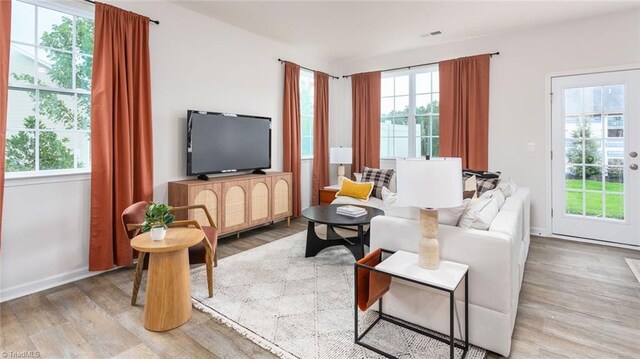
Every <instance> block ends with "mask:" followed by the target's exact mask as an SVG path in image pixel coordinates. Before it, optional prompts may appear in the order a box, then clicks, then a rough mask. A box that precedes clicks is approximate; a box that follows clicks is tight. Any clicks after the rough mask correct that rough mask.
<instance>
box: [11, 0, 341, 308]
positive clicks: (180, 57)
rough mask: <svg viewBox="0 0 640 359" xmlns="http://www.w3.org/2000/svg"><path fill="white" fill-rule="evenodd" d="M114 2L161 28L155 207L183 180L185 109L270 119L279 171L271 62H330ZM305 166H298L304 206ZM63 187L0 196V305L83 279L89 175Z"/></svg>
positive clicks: (181, 14)
mask: <svg viewBox="0 0 640 359" xmlns="http://www.w3.org/2000/svg"><path fill="white" fill-rule="evenodd" d="M112 3H113V4H114V5H116V6H119V7H122V8H124V9H127V10H131V11H135V12H138V13H140V14H143V15H146V16H149V17H151V18H153V19H157V20H160V25H154V24H151V25H150V51H151V75H152V79H151V84H152V105H153V141H154V182H155V186H154V190H155V194H154V198H155V200H157V201H166V200H167V182H168V181H172V180H179V179H184V178H185V177H186V176H185V171H186V170H185V167H186V166H185V161H186V157H185V150H184V149H185V127H186V126H185V121H186V111H187V110H188V109H198V110H210V111H220V112H232V113H243V114H255V115H261V116H269V117H272V118H273V132H272V133H273V149H272V158H273V168H274V169H275V170H282V118H281V115H282V84H283V80H282V79H283V66H282V65H281V64H280V63H279V62H278V61H277V59H278V58H283V59H287V60H290V61H294V62H297V63H300V64H301V65H304V66H307V67H310V68H314V69H318V70H321V71H325V72H329V73H333V72H334V71H332V68H331V66H330V65H331V64H330V62H329V61H327V60H324V59H322V58H321V57H318V56H314V55H313V54H308V53H302V52H299V51H297V50H296V49H295V48H293V47H291V46H288V45H285V44H282V43H279V42H276V41H273V40H270V39H267V38H264V37H261V36H258V35H256V34H253V33H250V32H247V31H245V30H241V29H239V28H236V27H233V26H230V25H228V24H225V23H222V22H220V21H217V20H215V19H212V18H209V17H205V16H202V15H200V14H197V13H195V12H192V11H190V10H186V9H184V8H182V7H179V6H177V5H175V4H172V3H169V2H164V1H154V2H121V3H115V2H112ZM332 82H333V81H332ZM331 86H333V84H331ZM330 91H331V90H330ZM310 164H311V162H310V161H308V162H307V164H306V166H303V169H304V171H306V172H305V173H303V178H304V179H305V180H306V181H307V183H305V184H304V188H305V189H304V190H303V194H304V195H305V201H306V203H305V204H307V205H308V203H309V202H310V194H311V192H310V186H311V182H310V169H311V167H310ZM307 172H308V173H307ZM67 179H69V181H67V182H59V183H45V184H28V183H29V182H20V181H14V182H13V184H14V185H16V186H14V185H10V186H8V187H7V188H6V190H5V203H4V206H5V211H4V218H3V231H2V252H1V253H0V262H1V263H0V300H7V299H10V298H12V297H17V296H20V295H24V294H27V293H29V292H33V291H37V290H42V289H44V288H46V287H50V286H55V285H58V284H61V283H64V282H67V281H71V280H75V279H77V278H80V277H82V276H86V275H90V273H88V272H87V267H88V247H89V245H88V242H89V208H90V207H89V205H90V202H89V191H90V182H89V180H88V176H84V177H82V176H80V177H77V176H73V177H71V178H67ZM21 184H25V185H21ZM307 187H308V189H307ZM307 197H308V199H306V198H307Z"/></svg>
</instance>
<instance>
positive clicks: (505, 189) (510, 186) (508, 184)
mask: <svg viewBox="0 0 640 359" xmlns="http://www.w3.org/2000/svg"><path fill="white" fill-rule="evenodd" d="M498 188H500V189H501V190H502V193H504V196H505V197H510V196H512V195H513V194H514V193H516V191H517V190H518V185H516V182H515V181H514V180H513V178H509V180H508V181H504V180H503V181H500V184H499V185H498Z"/></svg>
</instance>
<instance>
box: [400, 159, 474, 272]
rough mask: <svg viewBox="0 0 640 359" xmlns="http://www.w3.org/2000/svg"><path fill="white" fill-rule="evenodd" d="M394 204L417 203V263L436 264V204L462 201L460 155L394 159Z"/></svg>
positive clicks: (454, 204) (442, 205) (432, 266)
mask: <svg viewBox="0 0 640 359" xmlns="http://www.w3.org/2000/svg"><path fill="white" fill-rule="evenodd" d="M396 171H397V181H398V182H397V183H398V199H397V201H398V204H399V205H403V206H414V207H420V226H421V233H422V239H421V240H420V244H419V246H418V264H419V265H420V267H422V268H425V269H437V268H438V266H439V265H440V244H439V243H438V208H448V207H457V206H460V205H462V161H461V160H460V158H436V159H431V160H424V159H418V158H415V159H398V160H397V161H396Z"/></svg>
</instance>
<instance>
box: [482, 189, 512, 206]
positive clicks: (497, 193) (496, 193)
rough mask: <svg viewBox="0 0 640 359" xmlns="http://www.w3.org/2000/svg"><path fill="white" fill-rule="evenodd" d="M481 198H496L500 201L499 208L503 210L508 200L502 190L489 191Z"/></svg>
mask: <svg viewBox="0 0 640 359" xmlns="http://www.w3.org/2000/svg"><path fill="white" fill-rule="evenodd" d="M480 198H495V199H497V200H498V208H502V206H503V205H504V202H505V200H506V196H505V194H504V192H503V191H502V189H501V188H496V189H492V190H489V191H487V192H485V193H483V194H482V196H480Z"/></svg>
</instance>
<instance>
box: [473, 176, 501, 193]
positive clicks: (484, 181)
mask: <svg viewBox="0 0 640 359" xmlns="http://www.w3.org/2000/svg"><path fill="white" fill-rule="evenodd" d="M499 183H500V178H476V185H477V187H478V197H480V196H482V194H483V193H485V192H487V191H490V190H492V189H494V188H496V187H498V184H499Z"/></svg>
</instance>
